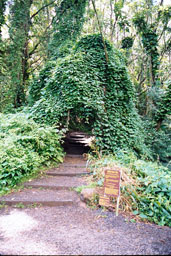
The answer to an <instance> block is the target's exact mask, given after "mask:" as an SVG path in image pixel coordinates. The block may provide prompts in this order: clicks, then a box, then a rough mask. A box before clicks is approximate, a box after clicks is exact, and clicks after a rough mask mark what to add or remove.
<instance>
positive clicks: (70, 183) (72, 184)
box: [24, 176, 86, 190]
mask: <svg viewBox="0 0 171 256" xmlns="http://www.w3.org/2000/svg"><path fill="white" fill-rule="evenodd" d="M82 185H86V182H85V181H84V178H83V177H72V178H71V177H62V176H52V177H50V176H47V177H42V178H39V179H35V180H32V181H29V182H25V183H24V186H25V187H27V188H28V187H32V188H44V189H52V190H69V189H72V188H76V187H78V186H82Z"/></svg>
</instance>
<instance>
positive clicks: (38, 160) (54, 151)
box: [0, 113, 63, 189]
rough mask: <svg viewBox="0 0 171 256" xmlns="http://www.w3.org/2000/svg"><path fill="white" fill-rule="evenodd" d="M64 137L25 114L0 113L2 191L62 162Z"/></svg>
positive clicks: (0, 178) (0, 173)
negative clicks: (43, 167) (32, 174)
mask: <svg viewBox="0 0 171 256" xmlns="http://www.w3.org/2000/svg"><path fill="white" fill-rule="evenodd" d="M60 139H61V134H59V131H58V130H57V129H55V128H52V127H48V126H40V125H39V124H37V123H35V122H34V121H33V120H31V119H28V116H26V115H25V114H23V113H17V114H8V115H3V114H0V189H2V188H4V187H5V186H14V185H15V184H17V183H18V182H19V181H20V180H21V178H23V177H24V176H27V175H30V174H31V173H33V172H36V171H37V170H38V169H39V168H40V166H42V165H48V164H50V163H52V162H54V161H55V162H56V163H59V162H61V161H62V160H63V150H62V148H61V145H60Z"/></svg>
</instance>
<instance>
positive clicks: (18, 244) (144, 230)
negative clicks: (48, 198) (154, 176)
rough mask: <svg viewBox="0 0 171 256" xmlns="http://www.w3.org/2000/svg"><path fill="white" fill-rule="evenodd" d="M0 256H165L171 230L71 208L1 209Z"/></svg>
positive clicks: (170, 250)
mask: <svg viewBox="0 0 171 256" xmlns="http://www.w3.org/2000/svg"><path fill="white" fill-rule="evenodd" d="M0 254H1V255H137V254H140V255H159V254H162V255H169V254H171V229H169V228H167V227H164V228H163V227H158V226H156V225H150V224H143V223H139V224H135V223H130V222H129V223H127V222H126V221H125V218H124V217H123V216H121V215H119V216H118V217H116V216H115V214H114V213H112V212H102V211H101V210H92V209H89V208H87V207H86V206H85V205H84V203H80V204H79V205H77V207H76V206H61V207H40V208H24V209H14V208H10V207H8V208H7V209H1V210H0Z"/></svg>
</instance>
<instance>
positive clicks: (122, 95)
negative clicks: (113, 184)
mask: <svg viewBox="0 0 171 256" xmlns="http://www.w3.org/2000/svg"><path fill="white" fill-rule="evenodd" d="M105 45H106V49H107V51H108V55H109V62H108V67H106V59H105V52H104V46H103V41H102V37H101V35H99V34H95V35H89V36H86V37H83V38H82V39H81V40H80V41H78V42H77V43H76V45H75V46H74V47H73V49H72V51H71V54H70V55H68V56H66V57H65V58H58V59H57V61H56V65H55V67H53V68H52V70H51V71H50V72H51V73H50V74H48V75H47V77H46V84H45V87H43V88H42V89H41V92H40V99H39V100H37V101H36V102H35V104H34V105H33V107H32V108H31V115H32V117H33V118H34V119H35V120H37V121H38V122H47V123H51V124H56V125H58V126H60V127H61V128H62V127H65V128H67V129H69V130H72V129H73V124H75V126H74V127H80V126H81V125H82V129H85V130H90V131H91V133H92V134H94V135H95V137H96V145H97V147H99V149H100V150H103V151H106V152H114V151H116V150H117V149H119V148H131V149H133V150H134V151H136V152H138V153H142V151H143V149H144V148H145V147H144V144H143V132H142V124H141V121H140V118H139V117H138V114H137V112H136V109H135V106H134V97H135V96H134V89H133V85H132V83H131V81H130V78H129V75H128V71H127V68H126V66H125V60H124V58H123V56H122V55H121V53H120V52H119V51H118V50H116V49H114V48H113V47H112V46H111V45H110V43H109V42H108V41H106V42H105ZM32 92H33V91H32Z"/></svg>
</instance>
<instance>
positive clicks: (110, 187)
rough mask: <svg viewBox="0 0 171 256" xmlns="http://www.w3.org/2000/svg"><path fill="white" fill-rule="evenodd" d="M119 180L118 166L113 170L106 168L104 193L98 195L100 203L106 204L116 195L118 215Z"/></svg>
mask: <svg viewBox="0 0 171 256" xmlns="http://www.w3.org/2000/svg"><path fill="white" fill-rule="evenodd" d="M120 181H121V171H120V170H119V169H118V168H116V169H113V170H106V171H105V181H104V195H103V196H100V200H99V204H100V205H103V206H108V205H109V204H110V198H111V197H117V205H116V216H118V211H119V196H120Z"/></svg>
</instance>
